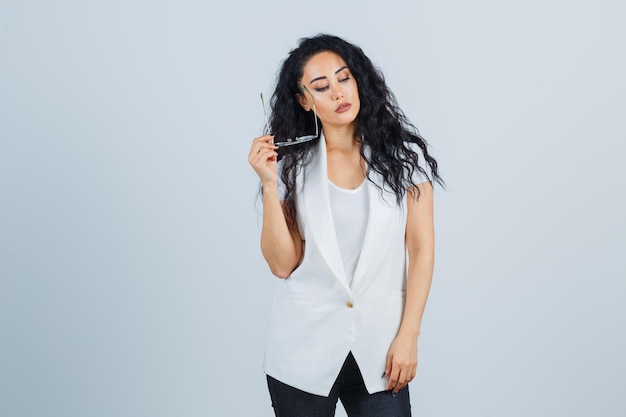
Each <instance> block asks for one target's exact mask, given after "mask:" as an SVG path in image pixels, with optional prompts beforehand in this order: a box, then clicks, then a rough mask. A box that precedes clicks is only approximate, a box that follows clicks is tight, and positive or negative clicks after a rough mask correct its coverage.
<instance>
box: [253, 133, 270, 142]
mask: <svg viewBox="0 0 626 417" xmlns="http://www.w3.org/2000/svg"><path fill="white" fill-rule="evenodd" d="M252 142H254V143H258V142H265V143H274V135H263V136H259V137H258V138H254V140H253V141H252Z"/></svg>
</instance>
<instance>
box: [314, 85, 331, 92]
mask: <svg viewBox="0 0 626 417" xmlns="http://www.w3.org/2000/svg"><path fill="white" fill-rule="evenodd" d="M326 90H328V86H327V85H326V86H324V87H316V88H315V91H318V92H320V93H321V92H322V91H326Z"/></svg>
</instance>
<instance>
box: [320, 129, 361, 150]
mask: <svg viewBox="0 0 626 417" xmlns="http://www.w3.org/2000/svg"><path fill="white" fill-rule="evenodd" d="M354 132H355V128H354V125H352V124H350V125H349V126H324V139H325V140H326V150H327V151H330V150H333V149H347V148H352V147H353V146H354V144H355V143H356V141H355V140H354Z"/></svg>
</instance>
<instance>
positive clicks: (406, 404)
mask: <svg viewBox="0 0 626 417" xmlns="http://www.w3.org/2000/svg"><path fill="white" fill-rule="evenodd" d="M267 386H268V388H269V391H270V397H271V399H272V407H274V414H276V417H332V416H334V415H335V408H336V406H337V400H338V399H339V400H341V403H342V404H343V406H344V408H345V409H346V413H347V414H348V416H349V417H410V416H411V403H410V401H409V387H408V385H407V386H406V387H404V388H402V389H401V390H400V391H399V392H398V395H396V396H395V397H394V396H393V395H391V391H381V392H376V393H374V394H368V392H367V390H366V389H365V384H364V383H363V377H362V376H361V371H359V367H358V366H357V364H356V361H355V360H354V356H352V353H350V354H349V355H348V357H347V358H346V361H345V362H344V364H343V367H342V368H341V371H340V372H339V376H338V377H337V380H336V381H335V384H334V385H333V387H332V389H331V391H330V395H329V396H328V397H322V396H319V395H314V394H310V393H308V392H304V391H301V390H299V389H297V388H294V387H292V386H289V385H287V384H284V383H282V382H280V381H278V380H276V379H274V378H272V377H271V376H269V375H268V376H267Z"/></svg>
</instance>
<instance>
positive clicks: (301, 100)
mask: <svg viewBox="0 0 626 417" xmlns="http://www.w3.org/2000/svg"><path fill="white" fill-rule="evenodd" d="M296 99H297V100H298V104H300V105H301V106H302V108H303V109H304V110H305V111H311V106H309V101H308V100H307V98H306V96H305V95H304V94H296Z"/></svg>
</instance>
